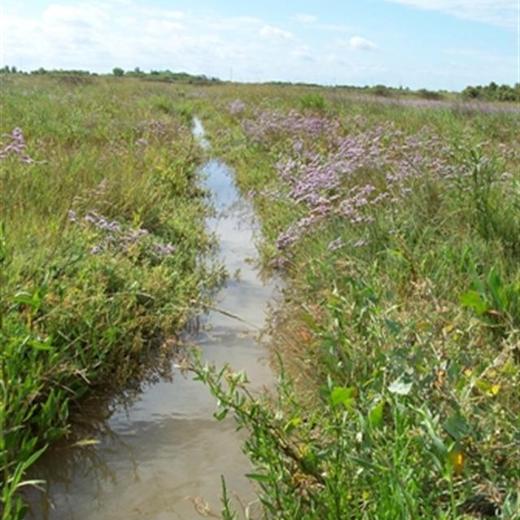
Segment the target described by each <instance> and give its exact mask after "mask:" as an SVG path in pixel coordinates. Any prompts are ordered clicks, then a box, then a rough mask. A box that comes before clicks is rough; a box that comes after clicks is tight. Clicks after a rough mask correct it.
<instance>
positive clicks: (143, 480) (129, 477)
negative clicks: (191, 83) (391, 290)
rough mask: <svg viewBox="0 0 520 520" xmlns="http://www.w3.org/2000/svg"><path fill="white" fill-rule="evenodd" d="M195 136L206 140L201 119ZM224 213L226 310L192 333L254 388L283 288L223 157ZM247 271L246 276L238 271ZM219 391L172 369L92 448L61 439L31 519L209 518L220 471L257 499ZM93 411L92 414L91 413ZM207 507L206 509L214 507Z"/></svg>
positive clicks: (118, 411) (212, 174)
mask: <svg viewBox="0 0 520 520" xmlns="http://www.w3.org/2000/svg"><path fill="white" fill-rule="evenodd" d="M193 134H194V137H195V138H196V139H197V141H198V142H199V144H200V145H201V146H203V147H205V148H206V149H208V148H209V143H208V142H207V140H206V138H205V136H204V129H203V127H202V124H201V122H200V120H198V119H196V120H195V122H194V127H193ZM202 174H203V176H204V178H205V185H206V187H207V188H208V189H209V190H211V192H212V194H213V201H214V205H215V208H216V210H217V215H216V216H215V217H214V218H211V219H209V221H208V227H209V229H210V230H211V231H213V232H214V233H215V234H216V236H217V238H218V240H219V242H220V257H221V260H222V262H223V263H224V265H225V267H226V269H227V271H228V272H229V273H230V274H231V275H232V276H231V277H230V279H229V280H228V282H227V283H226V284H225V285H224V286H223V287H222V288H221V290H220V291H219V293H218V294H217V296H216V300H215V308H218V309H222V310H225V311H226V312H228V313H230V314H233V315H238V316H240V318H241V319H242V320H243V321H240V320H237V319H234V318H232V317H230V316H228V315H226V314H223V313H222V312H218V311H211V312H209V313H208V314H206V315H205V316H203V317H201V324H202V325H201V327H200V331H198V332H197V333H196V334H194V335H192V336H191V337H190V338H189V339H190V341H191V342H192V343H195V344H197V345H198V346H199V347H200V348H201V350H202V356H203V359H205V360H207V361H210V362H215V363H216V364H217V365H218V366H219V365H220V366H221V365H223V364H224V363H229V364H230V365H231V366H232V367H233V368H234V369H237V370H245V371H246V372H247V374H248V376H249V379H250V380H251V381H252V384H253V385H254V386H256V387H261V386H263V385H269V384H270V382H271V381H272V374H271V370H270V368H269V364H268V360H267V352H266V350H265V349H264V347H263V346H262V343H261V342H260V341H259V338H258V331H259V329H261V328H262V327H263V325H264V320H265V317H266V313H267V311H268V307H269V302H270V301H272V299H273V297H274V295H275V292H276V287H275V284H274V283H273V282H267V283H264V281H263V280H262V277H261V276H260V273H259V270H258V269H257V268H256V267H255V263H256V262H255V261H254V260H255V259H256V257H257V252H256V248H255V243H254V238H255V222H254V218H253V212H252V209H251V207H250V206H249V205H248V203H247V202H246V201H245V200H243V199H242V198H241V197H240V195H239V193H238V191H237V189H236V187H235V184H234V181H233V173H232V171H231V170H230V168H229V167H228V166H227V165H226V164H224V163H223V162H221V161H219V160H217V159H209V160H208V161H207V162H206V163H205V164H204V165H203V166H202ZM237 271H239V277H234V276H233V274H234V273H235V272H237ZM214 411H215V399H214V398H213V397H212V396H211V395H210V393H209V390H208V389H207V388H206V387H205V386H204V385H203V384H202V383H200V382H198V381H194V380H193V379H192V377H191V376H190V375H183V374H181V373H180V372H178V371H176V370H175V369H174V373H173V377H172V378H158V379H157V380H156V381H154V382H149V383H145V384H144V385H143V388H142V390H141V392H140V393H139V394H138V395H137V397H136V398H135V399H134V400H133V401H132V402H131V404H130V405H126V406H124V405H117V406H115V408H114V409H113V411H112V412H111V415H110V416H109V417H108V418H106V419H103V421H102V422H103V425H102V426H103V427H102V428H101V429H99V431H101V433H98V434H97V435H96V437H95V441H96V442H97V444H93V445H91V446H88V447H81V448H78V447H72V446H70V445H63V446H58V447H56V448H53V449H52V451H50V452H49V453H48V454H47V455H46V456H45V458H44V459H43V460H42V462H41V464H40V465H39V467H38V471H39V473H40V474H39V475H38V476H39V477H40V478H44V479H45V480H46V481H47V485H46V493H45V494H43V495H40V496H39V498H38V499H37V500H34V501H32V500H31V502H32V513H31V514H30V515H29V517H28V518H30V519H49V520H57V519H60V520H62V519H66V520H87V519H88V520H94V519H96V520H98V519H99V520H116V519H117V520H137V519H146V520H173V519H183V520H185V519H191V518H194V519H196V518H201V517H202V515H201V514H200V511H204V510H205V508H206V506H207V505H209V506H210V507H211V511H212V512H213V513H216V514H218V513H219V511H220V492H221V482H220V475H224V477H225V479H226V483H227V487H228V489H229V490H230V491H232V492H236V493H237V494H238V495H239V496H240V497H241V499H242V502H244V503H246V502H248V500H252V499H253V496H254V495H253V492H252V488H251V485H250V483H249V482H248V481H247V479H246V478H245V477H244V474H245V473H247V472H248V471H249V470H250V466H249V462H248V460H247V458H246V457H245V456H244V455H243V454H242V453H241V440H242V437H241V434H240V433H238V432H236V430H235V423H234V421H233V419H229V420H228V419H226V420H225V421H223V422H217V421H216V420H215V419H214V418H213V412H214ZM87 419H88V416H87ZM206 513H207V512H206Z"/></svg>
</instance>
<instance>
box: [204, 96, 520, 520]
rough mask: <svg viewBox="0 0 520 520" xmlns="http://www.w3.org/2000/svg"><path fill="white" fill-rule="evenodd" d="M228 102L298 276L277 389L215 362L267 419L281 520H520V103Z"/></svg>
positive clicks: (266, 246)
mask: <svg viewBox="0 0 520 520" xmlns="http://www.w3.org/2000/svg"><path fill="white" fill-rule="evenodd" d="M213 98H214V99H212V100H211V103H208V104H207V108H206V119H205V124H206V125H207V127H208V129H209V130H210V135H212V138H213V144H214V146H215V147H216V148H217V152H216V153H217V154H219V155H221V156H223V157H226V159H227V160H228V161H229V162H230V163H231V164H233V165H234V167H235V168H236V175H237V182H238V184H239V186H240V188H241V190H242V192H243V193H244V195H245V196H248V197H249V198H250V199H251V200H252V202H253V204H254V206H255V208H256V211H257V214H258V215H259V218H260V220H261V225H262V237H261V239H260V249H261V253H262V258H263V263H264V266H265V267H266V268H267V269H268V270H269V269H270V270H272V271H274V272H278V273H280V274H281V275H282V276H283V277H284V278H285V280H286V282H287V289H286V291H285V295H284V305H283V309H282V310H280V311H278V312H276V313H275V315H274V316H273V324H272V330H271V334H272V337H273V353H274V356H275V357H277V365H278V367H279V368H278V369H279V371H280V379H279V386H278V389H277V392H276V395H275V396H270V397H267V396H255V395H251V394H250V393H249V391H248V389H247V384H246V382H245V379H244V375H243V374H232V373H231V374H229V373H226V372H217V371H215V370H208V367H205V368H204V369H202V368H201V367H199V368H198V370H197V371H198V374H199V377H200V378H201V379H202V380H204V381H205V382H206V383H207V384H208V385H209V386H210V388H211V389H212V391H213V393H214V394H215V395H216V396H217V397H218V399H219V403H220V406H221V410H220V412H221V414H222V415H225V414H226V413H227V412H233V413H234V414H235V416H236V418H237V421H238V423H239V425H241V426H242V427H246V428H248V429H249V431H250V437H249V439H248V441H247V443H246V446H245V450H246V452H247V453H248V454H249V456H250V458H251V460H252V462H253V463H254V465H255V471H254V473H253V474H252V475H250V477H251V479H252V480H254V481H256V482H257V484H258V486H259V490H260V491H259V497H260V500H261V502H262V504H263V507H264V511H265V515H266V517H268V518H301V519H303V518H308V519H315V518H331V519H332V518H360V519H361V518H363V519H368V518H373V519H398V518H403V519H408V518H432V519H433V518H436V519H437V518H439V519H440V518H445V519H463V518H467V519H469V518H483V517H490V518H502V519H513V518H520V391H519V388H520V386H519V384H520V370H519V363H520V269H519V265H520V262H519V260H520V142H519V140H518V136H519V135H520V117H519V116H518V113H502V112H500V111H499V110H496V111H495V110H485V111H482V110H478V109H476V110H475V109H474V108H473V107H471V106H465V105H460V104H453V105H451V106H440V107H439V106H438V105H437V104H435V103H434V102H431V103H430V102H428V101H424V102H423V103H421V104H420V106H405V105H400V106H398V105H395V104H388V103H380V102H377V100H373V99H366V100H363V99H362V98H359V97H354V98H352V97H349V96H348V95H344V94H342V93H341V92H338V91H337V90H336V89H328V90H325V89H321V90H320V89H305V88H292V89H289V88H282V87H273V86H270V87H263V86H257V87H253V86H249V87H246V86H243V87H240V88H234V89H227V90H226V89H221V90H220V94H219V95H218V96H217V95H214V96H213ZM215 108H217V110H215ZM224 513H225V514H224V517H225V518H234V517H235V516H234V515H235V513H234V512H233V511H232V510H231V508H230V507H229V503H228V502H225V509H224Z"/></svg>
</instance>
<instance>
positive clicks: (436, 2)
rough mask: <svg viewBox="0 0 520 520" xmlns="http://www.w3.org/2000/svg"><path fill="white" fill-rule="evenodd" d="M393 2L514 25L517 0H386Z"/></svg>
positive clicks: (492, 22) (470, 18)
mask: <svg viewBox="0 0 520 520" xmlns="http://www.w3.org/2000/svg"><path fill="white" fill-rule="evenodd" d="M387 1H389V2H393V3H399V4H404V5H408V6H411V7H418V8H420V9H428V10H430V11H441V12H444V13H447V14H450V15H453V16H457V17H459V18H465V19H468V20H474V21H477V22H484V23H488V24H493V25H500V26H503V27H511V28H514V27H516V23H517V17H518V14H517V10H518V4H517V0H387Z"/></svg>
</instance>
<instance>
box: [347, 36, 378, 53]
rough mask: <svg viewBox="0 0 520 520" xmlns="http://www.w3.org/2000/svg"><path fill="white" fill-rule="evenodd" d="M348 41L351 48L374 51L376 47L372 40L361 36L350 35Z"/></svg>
mask: <svg viewBox="0 0 520 520" xmlns="http://www.w3.org/2000/svg"><path fill="white" fill-rule="evenodd" d="M348 43H349V46H350V48H351V49H355V50H358V51H374V50H376V49H377V45H376V44H375V43H374V42H371V41H370V40H367V39H366V38H362V37H361V36H352V38H350V40H349V42H348Z"/></svg>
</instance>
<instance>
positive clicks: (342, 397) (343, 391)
mask: <svg viewBox="0 0 520 520" xmlns="http://www.w3.org/2000/svg"><path fill="white" fill-rule="evenodd" d="M355 396H356V389H355V388H353V387H345V386H335V387H334V388H333V389H332V391H331V393H330V402H331V404H332V406H339V405H340V404H341V405H343V406H344V407H345V408H350V407H352V405H353V404H354V398H355Z"/></svg>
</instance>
